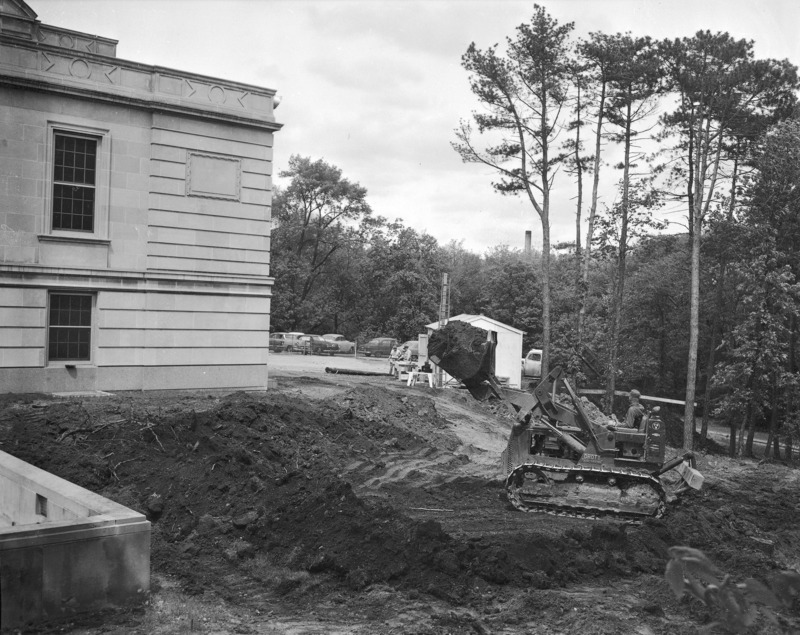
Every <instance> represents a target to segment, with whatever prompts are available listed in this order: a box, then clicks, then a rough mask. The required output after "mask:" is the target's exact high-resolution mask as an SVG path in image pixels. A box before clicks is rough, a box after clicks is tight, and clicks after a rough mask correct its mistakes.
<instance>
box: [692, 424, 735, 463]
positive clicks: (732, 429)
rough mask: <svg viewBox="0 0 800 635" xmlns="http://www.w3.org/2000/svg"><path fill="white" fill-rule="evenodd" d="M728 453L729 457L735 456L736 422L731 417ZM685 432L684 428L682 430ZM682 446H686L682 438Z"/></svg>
mask: <svg viewBox="0 0 800 635" xmlns="http://www.w3.org/2000/svg"><path fill="white" fill-rule="evenodd" d="M728 429H729V432H728V454H729V455H730V456H731V457H734V456H736V430H737V426H736V422H735V421H734V420H733V419H731V421H730V423H729V424H728ZM684 433H685V430H684ZM683 446H684V447H686V442H685V440H684V443H683Z"/></svg>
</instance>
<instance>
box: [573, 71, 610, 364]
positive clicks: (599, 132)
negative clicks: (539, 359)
mask: <svg viewBox="0 0 800 635" xmlns="http://www.w3.org/2000/svg"><path fill="white" fill-rule="evenodd" d="M605 101H606V84H605V82H603V84H602V86H601V87H600V104H599V105H598V111H597V127H596V128H595V133H594V173H593V179H592V204H591V207H590V208H589V218H588V220H587V228H586V246H585V247H584V250H583V261H582V263H581V267H582V270H583V271H582V276H581V278H582V282H581V285H580V287H579V290H580V292H579V295H578V329H577V331H578V332H577V339H578V350H581V347H582V346H583V324H584V322H585V321H586V296H587V295H588V294H589V264H590V261H591V254H592V239H593V238H594V221H595V218H596V216H597V193H598V190H599V187H600V147H601V142H602V139H603V109H604V108H605Z"/></svg>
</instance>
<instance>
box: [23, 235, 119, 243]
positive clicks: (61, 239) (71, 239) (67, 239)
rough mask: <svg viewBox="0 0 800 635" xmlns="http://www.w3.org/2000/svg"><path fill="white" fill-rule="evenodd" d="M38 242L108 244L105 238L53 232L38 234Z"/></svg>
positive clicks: (108, 241)
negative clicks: (55, 233) (61, 234)
mask: <svg viewBox="0 0 800 635" xmlns="http://www.w3.org/2000/svg"><path fill="white" fill-rule="evenodd" d="M38 238H39V242H40V243H83V244H88V245H110V244H111V241H110V240H109V239H107V238H93V237H91V236H60V235H59V236H55V235H53V234H39V235H38Z"/></svg>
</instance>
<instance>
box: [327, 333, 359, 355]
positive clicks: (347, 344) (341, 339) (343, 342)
mask: <svg viewBox="0 0 800 635" xmlns="http://www.w3.org/2000/svg"><path fill="white" fill-rule="evenodd" d="M322 339H324V340H328V341H329V342H333V343H334V344H336V346H338V347H339V352H340V353H352V352H353V349H354V348H355V347H356V343H355V342H351V341H350V340H348V339H347V338H346V337H345V336H344V335H340V334H339V333H327V334H326V335H323V336H322Z"/></svg>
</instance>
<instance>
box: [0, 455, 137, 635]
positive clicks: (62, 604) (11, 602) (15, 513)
mask: <svg viewBox="0 0 800 635" xmlns="http://www.w3.org/2000/svg"><path fill="white" fill-rule="evenodd" d="M0 476H1V477H2V478H3V479H4V481H3V489H4V490H15V491H16V494H17V496H16V498H14V497H6V499H5V500H6V502H8V501H11V500H16V501H17V505H16V507H14V506H12V507H11V508H6V509H5V511H6V513H7V514H8V515H9V516H10V517H11V518H12V519H15V520H16V521H20V522H17V523H16V524H15V525H14V526H12V527H4V528H2V529H1V530H0V606H2V612H0V628H1V629H3V630H6V629H14V628H20V627H23V626H28V625H30V624H35V623H36V622H39V621H44V620H52V619H58V618H63V617H69V616H70V615H72V614H74V613H80V612H85V611H92V610H96V609H100V608H106V607H108V606H122V605H126V604H130V603H138V602H141V601H142V600H144V599H145V598H146V597H147V592H148V591H149V588H150V523H149V522H147V520H146V519H145V518H144V516H143V515H141V514H139V513H137V512H134V511H132V510H129V509H127V508H125V507H123V506H122V505H118V504H117V503H114V502H113V501H110V500H108V499H105V498H103V497H102V496H99V495H97V494H95V493H93V492H90V491H88V490H85V489H83V488H81V487H78V486H77V485H74V484H72V483H69V482H68V481H65V480H63V479H60V478H58V477H56V476H54V475H52V474H49V473H47V472H44V471H43V470H40V469H38V468H36V467H34V466H32V465H30V464H28V463H25V462H24V461H20V460H19V459H17V458H15V457H13V456H11V455H9V454H6V453H4V452H0ZM40 498H41V499H43V500H45V501H46V507H45V508H44V509H45V511H46V512H47V513H46V514H44V515H38V516H36V518H35V520H34V522H33V523H31V522H25V520H27V518H26V517H24V516H23V507H24V505H25V504H30V503H31V502H32V501H38V500H39V499H40ZM57 502H58V504H61V505H63V504H64V502H67V505H68V506H69V507H70V508H71V509H73V510H74V511H76V517H75V518H72V519H69V520H51V518H50V515H49V512H50V510H51V509H52V510H54V509H55V505H56V504H57Z"/></svg>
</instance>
